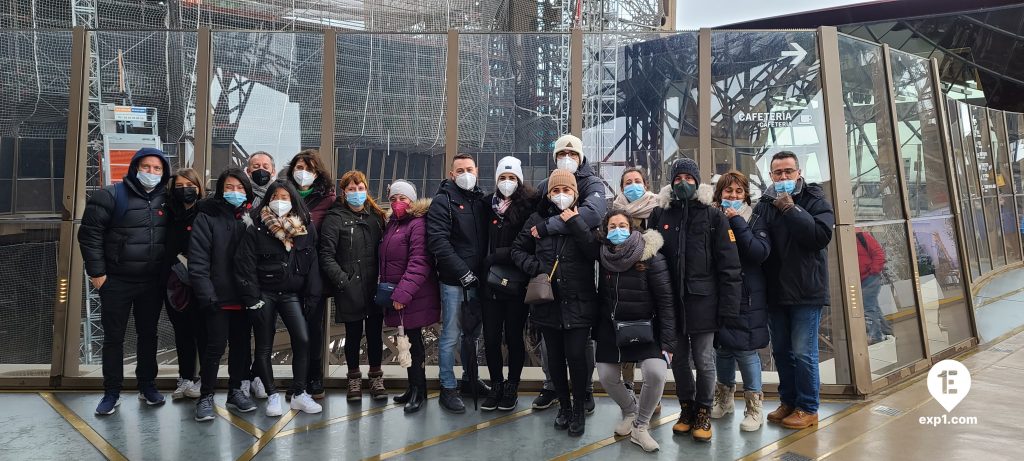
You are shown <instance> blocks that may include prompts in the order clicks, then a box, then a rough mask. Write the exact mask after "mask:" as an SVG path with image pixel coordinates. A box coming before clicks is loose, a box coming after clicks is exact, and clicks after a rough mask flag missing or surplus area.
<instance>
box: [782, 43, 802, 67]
mask: <svg viewBox="0 0 1024 461" xmlns="http://www.w3.org/2000/svg"><path fill="white" fill-rule="evenodd" d="M789 46H791V47H793V50H786V51H783V52H782V57H784V58H787V57H790V56H792V57H793V60H792V61H790V62H789V64H790V65H791V66H794V67H795V66H796V65H797V64H800V62H801V61H803V60H804V58H805V57H807V50H805V49H804V47H802V46H800V44H798V43H793V42H790V43H789Z"/></svg>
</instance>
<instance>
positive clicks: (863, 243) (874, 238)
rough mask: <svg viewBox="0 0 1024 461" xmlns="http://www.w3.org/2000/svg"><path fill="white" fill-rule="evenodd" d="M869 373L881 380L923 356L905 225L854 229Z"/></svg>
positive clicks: (884, 225)
mask: <svg viewBox="0 0 1024 461" xmlns="http://www.w3.org/2000/svg"><path fill="white" fill-rule="evenodd" d="M856 237H857V258H858V263H859V266H860V277H861V296H862V299H863V303H864V323H865V326H866V328H867V330H868V331H867V334H868V344H869V346H868V355H869V357H870V359H871V375H872V378H874V379H877V378H879V377H882V376H885V375H886V374H888V373H891V372H893V371H896V370H898V369H900V368H903V367H905V366H907V365H910V364H912V363H914V362H916V361H918V360H920V359H922V358H924V347H923V345H922V342H921V324H920V322H919V321H918V316H917V315H918V314H917V303H916V299H915V297H914V279H913V271H912V269H911V266H910V264H912V263H913V262H912V261H911V260H910V250H909V248H908V247H907V233H906V227H905V226H904V224H903V223H895V224H880V225H874V226H861V227H858V228H857V229H856Z"/></svg>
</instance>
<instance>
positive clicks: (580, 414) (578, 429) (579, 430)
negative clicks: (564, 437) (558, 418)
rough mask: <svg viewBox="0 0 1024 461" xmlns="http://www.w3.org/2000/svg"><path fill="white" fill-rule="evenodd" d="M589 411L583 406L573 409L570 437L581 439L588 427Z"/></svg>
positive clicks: (570, 421)
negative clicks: (587, 413)
mask: <svg viewBox="0 0 1024 461" xmlns="http://www.w3.org/2000/svg"><path fill="white" fill-rule="evenodd" d="M586 412H587V409H586V407H584V406H583V405H576V406H574V407H573V408H572V419H571V420H569V436H570V437H579V436H581V435H583V430H584V429H586V426H587V415H586Z"/></svg>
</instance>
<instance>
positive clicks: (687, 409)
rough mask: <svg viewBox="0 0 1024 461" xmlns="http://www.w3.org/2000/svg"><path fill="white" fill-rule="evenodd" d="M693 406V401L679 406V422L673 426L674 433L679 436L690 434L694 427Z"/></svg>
mask: <svg viewBox="0 0 1024 461" xmlns="http://www.w3.org/2000/svg"><path fill="white" fill-rule="evenodd" d="M693 406H694V403H693V401H692V400H687V401H685V402H681V403H680V404H679V410H680V411H679V421H676V423H675V424H673V425H672V432H673V433H676V434H679V435H683V434H689V433H690V429H691V428H692V427H693V413H694V408H693Z"/></svg>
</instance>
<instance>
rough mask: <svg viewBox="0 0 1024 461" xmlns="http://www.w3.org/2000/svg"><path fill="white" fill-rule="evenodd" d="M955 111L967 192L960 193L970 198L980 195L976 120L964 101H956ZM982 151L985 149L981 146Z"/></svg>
mask: <svg viewBox="0 0 1024 461" xmlns="http://www.w3.org/2000/svg"><path fill="white" fill-rule="evenodd" d="M956 106H957V112H958V113H959V116H960V119H959V120H960V123H959V126H960V140H961V141H962V142H961V144H962V145H963V149H964V155H963V157H962V160H963V163H964V176H966V178H967V192H966V193H962V195H963V198H967V197H970V198H972V199H974V198H979V197H981V185H980V177H979V176H978V173H979V170H980V169H981V167H980V166H979V163H980V159H979V158H978V154H977V152H978V150H979V149H978V140H977V139H976V138H975V134H976V133H977V132H978V130H977V129H976V128H977V120H976V119H975V118H974V117H973V112H972V111H971V108H970V106H968V105H967V104H964V103H957V104H956ZM981 150H982V151H984V150H985V149H984V148H982V149H981Z"/></svg>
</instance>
